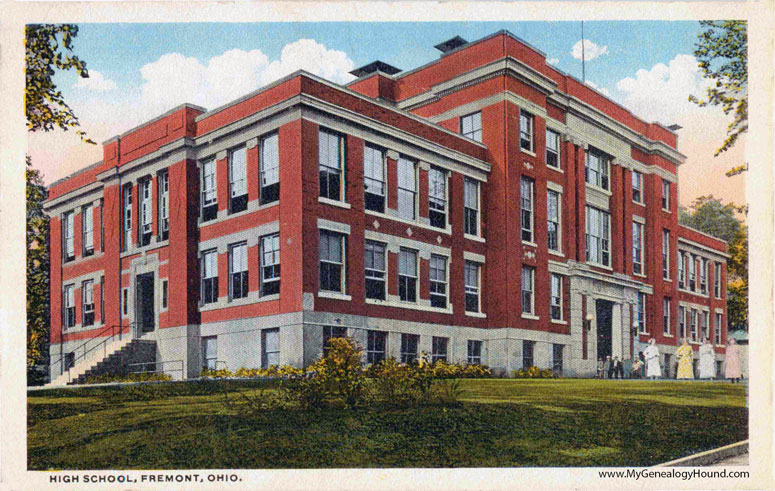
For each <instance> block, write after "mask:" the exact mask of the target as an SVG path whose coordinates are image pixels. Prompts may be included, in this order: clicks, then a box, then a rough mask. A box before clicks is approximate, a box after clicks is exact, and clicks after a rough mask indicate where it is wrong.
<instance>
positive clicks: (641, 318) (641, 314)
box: [635, 292, 648, 334]
mask: <svg viewBox="0 0 775 491" xmlns="http://www.w3.org/2000/svg"><path fill="white" fill-rule="evenodd" d="M635 322H636V323H637V324H638V334H648V330H647V329H646V294H645V293H641V292H638V299H637V301H636V302H635Z"/></svg>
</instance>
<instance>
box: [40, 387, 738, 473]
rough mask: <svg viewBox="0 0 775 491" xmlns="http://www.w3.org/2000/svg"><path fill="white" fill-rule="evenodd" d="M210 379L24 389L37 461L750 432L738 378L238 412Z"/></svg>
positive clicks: (687, 440) (150, 462) (610, 453)
mask: <svg viewBox="0 0 775 491" xmlns="http://www.w3.org/2000/svg"><path fill="white" fill-rule="evenodd" d="M267 385H269V387H270V389H269V390H271V383H269V384H267V383H266V382H263V383H262V382H258V381H244V382H239V381H207V382H198V383H186V384H154V385H142V386H134V387H85V388H79V389H75V390H54V391H42V392H32V393H30V394H29V396H28V467H29V469H31V470H45V469H195V468H243V469H250V468H352V467H511V466H533V467H536V466H537V467H553V466H648V465H653V464H656V463H659V462H665V461H668V460H672V459H675V458H678V457H682V456H685V455H689V454H692V453H695V452H699V451H702V450H708V449H711V448H715V447H719V446H722V445H727V444H730V443H733V442H737V441H740V440H744V439H746V438H747V437H748V424H747V419H748V410H747V409H746V407H745V392H744V388H743V387H742V386H740V385H731V384H726V383H714V382H709V383H691V382H648V381H607V380H579V379H564V380H562V379H561V380H514V379H478V380H470V379H469V380H462V383H461V388H462V389H463V392H462V395H461V403H460V404H459V405H457V406H453V407H442V406H439V405H431V406H417V407H411V408H375V407H371V408H363V409H357V410H347V409H343V408H327V409H321V410H319V411H299V410H271V411H263V412H257V413H255V414H251V415H247V416H246V415H245V414H241V413H240V412H239V411H237V410H236V409H235V408H234V407H233V406H232V405H228V404H225V403H224V396H223V391H226V392H228V393H230V394H232V395H233V394H234V393H235V392H237V391H243V392H246V393H251V394H258V393H259V392H260V390H261V388H262V387H266V386H267Z"/></svg>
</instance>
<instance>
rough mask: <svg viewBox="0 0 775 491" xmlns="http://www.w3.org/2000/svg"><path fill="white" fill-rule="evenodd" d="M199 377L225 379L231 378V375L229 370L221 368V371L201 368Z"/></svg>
mask: <svg viewBox="0 0 775 491" xmlns="http://www.w3.org/2000/svg"><path fill="white" fill-rule="evenodd" d="M199 376H200V377H202V378H227V377H232V376H233V374H232V373H231V370H229V369H227V368H221V369H215V370H213V369H210V368H203V369H202V372H201V373H200V374H199Z"/></svg>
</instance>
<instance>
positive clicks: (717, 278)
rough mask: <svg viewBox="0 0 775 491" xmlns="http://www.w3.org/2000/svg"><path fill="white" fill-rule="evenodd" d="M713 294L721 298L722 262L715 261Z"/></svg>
mask: <svg viewBox="0 0 775 491" xmlns="http://www.w3.org/2000/svg"><path fill="white" fill-rule="evenodd" d="M713 296H714V297H716V298H717V299H720V298H721V263H719V262H715V261H714V262H713Z"/></svg>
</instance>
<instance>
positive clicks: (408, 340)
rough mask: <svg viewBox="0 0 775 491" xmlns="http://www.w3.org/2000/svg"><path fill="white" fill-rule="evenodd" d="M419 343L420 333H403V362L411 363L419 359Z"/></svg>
mask: <svg viewBox="0 0 775 491" xmlns="http://www.w3.org/2000/svg"><path fill="white" fill-rule="evenodd" d="M419 343H420V335H419V334H406V333H403V334H401V363H411V362H413V361H414V360H416V359H417V345H418V344H419Z"/></svg>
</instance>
